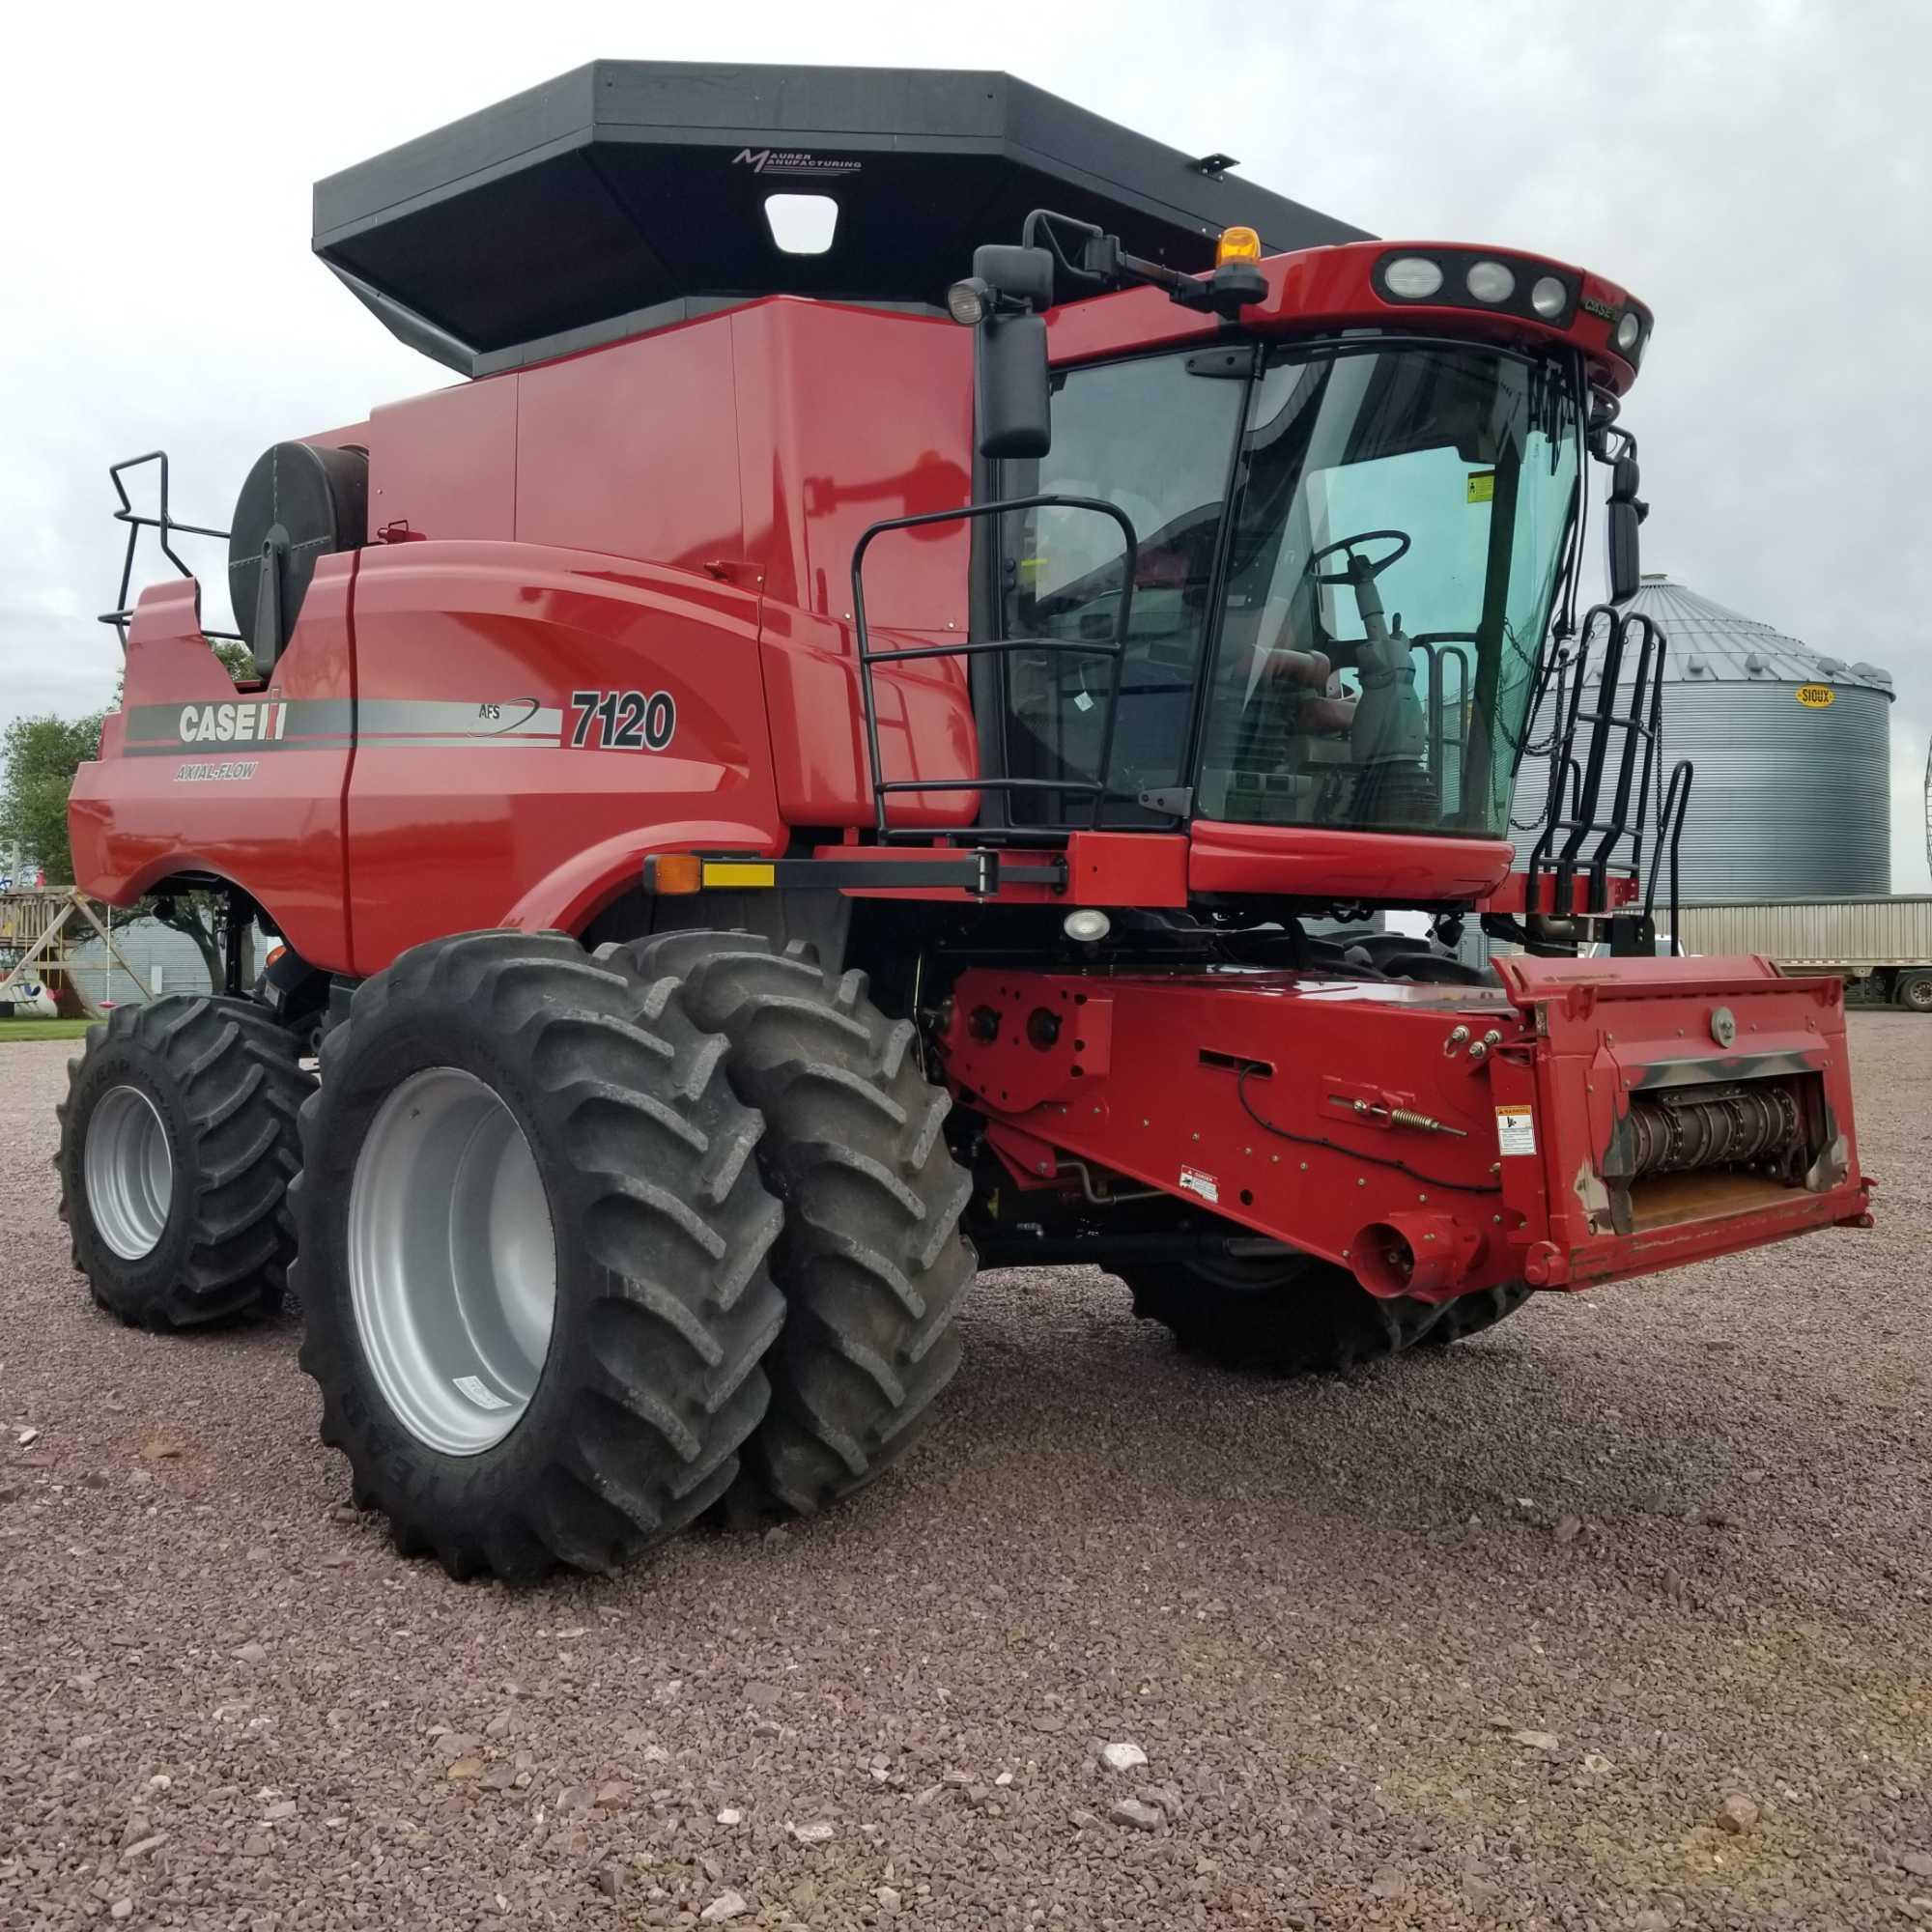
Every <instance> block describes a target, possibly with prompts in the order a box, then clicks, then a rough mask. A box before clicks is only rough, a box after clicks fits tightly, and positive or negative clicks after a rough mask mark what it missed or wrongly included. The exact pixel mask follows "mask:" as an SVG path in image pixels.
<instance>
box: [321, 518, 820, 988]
mask: <svg viewBox="0 0 1932 1932" xmlns="http://www.w3.org/2000/svg"><path fill="white" fill-rule="evenodd" d="M757 606H758V600H757V599H756V598H755V597H753V596H752V595H750V594H749V593H747V592H745V591H742V590H737V589H733V588H731V587H730V586H728V585H726V584H723V583H718V582H713V581H711V580H710V579H707V578H700V577H694V576H692V575H691V574H690V573H688V572H683V571H672V570H664V569H659V568H655V567H653V566H650V565H646V564H619V563H617V562H615V561H614V560H613V559H611V558H610V557H607V556H595V555H590V554H585V553H582V552H572V551H563V550H552V549H548V548H545V547H542V546H539V545H535V544H458V543H451V544H442V543H412V544H392V545H385V546H378V547H374V548H371V549H370V550H368V551H366V552H364V553H363V563H362V569H361V572H360V575H359V579H358V582H357V584H356V592H355V646H356V665H357V691H358V697H359V710H360V723H359V727H358V734H357V743H356V750H355V769H354V772H353V775H352V777H351V780H350V785H349V809H348V831H349V850H350V867H349V873H350V901H351V907H352V918H353V922H354V927H355V963H354V967H353V969H352V970H354V971H355V972H357V973H373V972H376V971H378V970H379V969H380V968H382V967H383V966H384V965H386V964H387V963H388V961H389V960H391V959H392V958H394V957H395V955H396V954H397V953H398V952H401V951H402V950H403V949H404V948H405V947H407V946H412V945H414V944H416V942H417V941H419V940H423V939H428V938H431V937H434V936H435V935H436V934H438V933H443V932H461V931H465V930H469V929H470V928H473V927H477V926H488V925H499V924H504V923H528V924H532V925H556V924H569V923H577V924H581V923H582V920H583V919H585V918H587V917H589V916H590V914H592V913H594V912H595V911H596V910H597V909H598V906H599V905H600V904H601V903H602V902H603V901H605V900H608V899H610V898H611V897H612V896H614V895H616V894H617V893H618V892H621V891H622V890H624V889H625V888H626V887H628V886H633V885H635V884H636V882H637V879H638V875H639V867H640V865H641V862H642V860H643V857H644V855H645V854H646V853H648V852H653V851H658V850H664V849H670V848H678V847H682V848H684V849H689V848H690V846H691V845H692V844H694V843H695V844H699V845H714V846H715V845H728V846H733V847H736V848H739V849H745V848H753V849H757V850H763V851H769V850H776V849H778V847H779V845H780V844H781V842H782V835H781V824H780V819H779V814H778V808H777V803H776V801H775V798H774V796H773V791H772V775H771V760H770V757H769V754H768V751H767V744H766V736H765V719H764V707H763V704H762V702H761V698H760V693H759V687H758V668H757ZM306 621H307V613H306V611H304V613H303V622H304V624H305V623H306ZM579 690H595V691H605V690H632V691H636V692H638V693H639V694H643V695H654V694H657V693H665V694H668V697H669V700H670V702H671V704H672V705H673V706H674V707H675V727H674V730H673V732H672V734H671V737H670V740H669V743H668V745H667V746H666V747H665V749H664V750H662V751H654V750H648V749H637V750H617V749H613V748H611V747H608V746H606V745H605V744H604V743H603V737H604V732H603V730H602V728H601V726H600V725H599V724H598V723H595V722H593V723H592V724H591V725H589V726H588V727H587V728H586V729H585V730H584V732H583V734H582V735H583V740H584V742H583V743H582V745H581V746H579V747H576V748H573V747H572V746H571V744H570V739H571V737H572V735H573V733H574V731H575V728H576V725H577V724H578V722H579V721H578V717H577V711H579V710H582V708H583V707H576V708H575V709H573V707H572V706H571V705H570V703H569V696H570V694H571V693H572V692H573V691H579ZM426 851H427V852H428V853H429V854H431V855H433V857H432V860H431V863H430V864H429V865H427V866H426V865H425V854H426ZM586 855H596V856H595V858H594V860H593V861H592V862H591V866H590V870H591V872H592V874H593V876H591V877H588V878H586V877H585V876H584V868H585V860H586ZM513 915H514V918H513ZM298 950H299V949H298ZM304 956H305V957H306V956H308V955H306V954H304Z"/></svg>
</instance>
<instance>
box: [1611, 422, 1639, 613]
mask: <svg viewBox="0 0 1932 1932" xmlns="http://www.w3.org/2000/svg"><path fill="white" fill-rule="evenodd" d="M1638 481H1639V475H1638V470H1637V467H1636V458H1635V457H1634V456H1619V457H1618V458H1617V459H1616V461H1615V462H1614V463H1613V464H1612V465H1611V468H1610V497H1609V502H1608V503H1607V505H1606V506H1605V508H1606V512H1607V518H1606V520H1607V524H1608V529H1609V577H1610V602H1611V603H1612V604H1621V603H1623V602H1624V601H1625V599H1626V598H1630V597H1634V596H1635V595H1636V592H1637V586H1638V585H1639V584H1640V583H1641V582H1642V581H1643V563H1642V557H1641V555H1640V553H1639V546H1638V541H1637V526H1639V525H1640V524H1641V523H1642V522H1643V520H1644V518H1645V517H1647V516H1648V515H1649V514H1650V505H1649V504H1648V503H1645V502H1641V501H1639V500H1638V498H1637V494H1636V493H1637V485H1638Z"/></svg>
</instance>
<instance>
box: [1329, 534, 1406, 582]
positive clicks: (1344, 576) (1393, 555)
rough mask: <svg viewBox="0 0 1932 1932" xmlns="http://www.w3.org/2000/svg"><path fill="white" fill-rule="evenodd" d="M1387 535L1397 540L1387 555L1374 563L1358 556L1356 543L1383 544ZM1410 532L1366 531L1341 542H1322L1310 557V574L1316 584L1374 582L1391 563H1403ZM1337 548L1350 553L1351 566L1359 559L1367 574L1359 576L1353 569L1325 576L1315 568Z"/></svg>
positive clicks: (1345, 538)
mask: <svg viewBox="0 0 1932 1932" xmlns="http://www.w3.org/2000/svg"><path fill="white" fill-rule="evenodd" d="M1385 538H1392V539H1393V540H1394V542H1395V548H1394V549H1393V550H1392V551H1390V552H1389V554H1387V555H1386V556H1384V557H1380V558H1378V560H1377V561H1376V562H1374V563H1370V562H1369V561H1368V560H1367V559H1366V558H1357V557H1356V555H1355V546H1356V545H1357V544H1372V543H1380V542H1382V541H1383V540H1384V539H1385ZM1408 544H1409V539H1408V533H1407V531H1406V530H1364V531H1363V532H1362V533H1361V535H1360V536H1355V537H1344V538H1342V540H1341V541H1340V542H1339V543H1331V544H1323V545H1322V546H1321V549H1320V550H1318V551H1317V552H1315V554H1313V555H1312V556H1310V558H1309V559H1308V574H1309V576H1310V577H1312V578H1313V579H1314V580H1315V582H1317V583H1363V582H1374V581H1375V580H1376V579H1377V578H1378V577H1379V576H1380V575H1381V574H1382V572H1383V571H1385V570H1386V569H1387V568H1388V567H1389V565H1390V564H1392V563H1400V562H1401V561H1402V559H1403V558H1404V557H1406V555H1407V554H1408ZM1338 550H1339V551H1347V552H1348V554H1349V562H1350V565H1351V566H1353V565H1355V564H1356V563H1358V562H1359V563H1360V564H1361V567H1362V568H1363V569H1364V570H1366V571H1367V572H1368V575H1367V577H1360V576H1358V575H1356V573H1355V571H1354V570H1353V569H1352V568H1350V569H1349V570H1338V571H1334V572H1331V573H1330V574H1329V575H1328V576H1326V577H1324V576H1323V575H1322V574H1321V572H1320V571H1318V570H1317V569H1316V568H1315V566H1316V565H1317V564H1318V563H1320V562H1321V559H1322V558H1323V557H1324V556H1333V555H1334V554H1335V553H1336V552H1337V551H1338Z"/></svg>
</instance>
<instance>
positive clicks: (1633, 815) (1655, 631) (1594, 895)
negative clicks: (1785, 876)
mask: <svg viewBox="0 0 1932 1932" xmlns="http://www.w3.org/2000/svg"><path fill="white" fill-rule="evenodd" d="M1599 616H1603V617H1605V619H1606V620H1607V622H1606V625H1605V633H1604V639H1603V668H1602V670H1601V672H1600V673H1599V676H1598V679H1597V697H1596V701H1595V703H1594V705H1593V706H1592V707H1591V708H1590V709H1589V710H1585V709H1584V695H1585V691H1586V689H1587V687H1588V685H1589V682H1590V679H1589V656H1590V640H1591V638H1592V636H1593V634H1594V632H1595V630H1596V625H1597V619H1598V617H1599ZM1633 625H1634V626H1636V630H1635V633H1634V635H1635V637H1636V639H1637V647H1636V660H1635V668H1634V672H1633V675H1632V678H1631V702H1630V708H1629V710H1628V711H1622V710H1619V709H1618V694H1619V690H1620V688H1621V686H1622V683H1623V670H1624V660H1625V655H1626V648H1627V642H1628V638H1629V635H1630V627H1631V626H1633ZM1666 650H1667V643H1666V639H1665V638H1664V635H1663V633H1662V631H1661V630H1660V629H1659V628H1658V626H1657V625H1656V624H1655V623H1654V622H1652V620H1651V619H1650V618H1649V617H1647V616H1645V615H1644V614H1643V613H1642V612H1641V611H1617V610H1615V609H1614V608H1613V607H1611V606H1609V605H1606V604H1600V605H1598V606H1597V607H1596V608H1595V609H1594V610H1592V611H1590V612H1589V614H1588V615H1587V616H1586V617H1585V618H1584V620H1583V628H1582V632H1581V635H1580V636H1579V638H1578V639H1577V650H1576V653H1575V656H1574V658H1573V659H1572V662H1571V666H1570V668H1569V670H1568V672H1567V675H1568V677H1569V678H1570V679H1571V680H1572V682H1571V684H1570V688H1569V692H1568V704H1567V709H1566V708H1565V705H1564V693H1563V690H1562V686H1561V684H1560V683H1559V686H1558V695H1557V704H1558V715H1559V721H1560V723H1559V728H1558V731H1557V735H1556V737H1555V739H1554V741H1553V742H1552V744H1551V746H1550V750H1549V760H1550V782H1549V803H1548V810H1547V812H1546V815H1545V823H1544V826H1543V830H1542V832H1541V833H1540V835H1539V836H1538V838H1537V841H1536V844H1535V846H1534V847H1533V849H1532V850H1531V852H1530V857H1529V865H1528V867H1527V873H1528V879H1529V888H1528V890H1529V893H1530V895H1531V903H1534V902H1535V896H1534V895H1535V892H1536V881H1537V879H1538V878H1539V876H1540V875H1541V873H1542V872H1543V870H1544V868H1545V866H1546V865H1547V864H1549V862H1550V857H1551V848H1552V846H1554V845H1555V842H1556V839H1557V838H1558V836H1559V835H1564V834H1567V835H1568V836H1567V837H1566V838H1563V842H1562V846H1561V849H1560V851H1559V852H1558V853H1557V855H1556V857H1555V859H1554V863H1553V865H1551V867H1550V869H1551V872H1552V876H1553V880H1554V885H1555V901H1554V902H1555V903H1556V904H1558V905H1568V904H1569V903H1570V902H1571V898H1572V886H1573V884H1574V882H1575V880H1576V877H1577V872H1578V871H1579V870H1581V871H1583V872H1585V873H1586V874H1587V876H1588V879H1589V886H1590V894H1589V906H1590V910H1591V911H1592V912H1593V913H1603V912H1605V911H1607V910H1608V906H1609V900H1608V879H1609V867H1610V864H1611V861H1612V859H1613V857H1614V856H1615V854H1616V850H1617V847H1618V846H1619V845H1620V844H1622V843H1623V842H1624V841H1625V840H1626V839H1628V840H1629V841H1630V846H1631V858H1630V863H1631V865H1632V867H1633V868H1634V870H1636V871H1638V872H1640V871H1641V870H1642V867H1643V849H1644V833H1645V826H1646V821H1647V817H1648V807H1649V797H1650V789H1651V774H1652V771H1653V769H1654V767H1655V765H1656V761H1657V757H1658V753H1659V748H1660V745H1661V743H1662V725H1663V669H1664V658H1665V654H1666ZM1578 725H1589V726H1590V739H1589V744H1588V747H1587V749H1586V751H1585V753H1584V757H1583V760H1582V762H1581V764H1580V765H1579V764H1578V763H1577V758H1576V755H1575V748H1576V740H1577V726H1578ZM1611 731H1619V732H1621V733H1622V734H1623V736H1622V739H1621V742H1620V745H1619V747H1618V751H1617V756H1616V763H1615V766H1614V773H1615V787H1614V791H1613V794H1612V798H1611V803H1610V807H1609V813H1608V816H1606V817H1600V816H1599V815H1598V812H1599V806H1600V802H1601V800H1602V797H1603V787H1604V779H1605V767H1606V765H1607V764H1608V761H1609V756H1610V743H1609V733H1610V732H1611ZM1639 753H1641V769H1640V770H1639V756H1638V754H1639ZM1566 776H1567V777H1569V779H1570V781H1571V793H1572V795H1571V802H1570V810H1569V812H1568V813H1567V814H1566V813H1565V812H1564V811H1563V809H1562V806H1563V783H1564V779H1565V777H1566ZM1674 778H1675V775H1674V774H1673V781H1674ZM1688 784H1689V781H1688V780H1687V781H1686V785H1687V787H1688ZM1685 796H1688V790H1687V792H1686V794H1685ZM1633 805H1634V811H1633ZM1661 816H1662V814H1660V821H1661ZM1593 836H1594V837H1595V838H1596V843H1595V845H1594V847H1593V848H1592V849H1591V851H1590V852H1589V854H1588V856H1587V857H1585V856H1584V847H1585V845H1586V843H1587V842H1588V841H1589V840H1590V839H1591V838H1592V837H1593ZM1662 837H1663V827H1662V822H1660V824H1659V827H1658V838H1659V839H1660V841H1661V840H1662Z"/></svg>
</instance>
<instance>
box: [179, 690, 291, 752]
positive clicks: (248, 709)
mask: <svg viewBox="0 0 1932 1932" xmlns="http://www.w3.org/2000/svg"><path fill="white" fill-rule="evenodd" d="M288 726H289V711H288V706H287V705H286V704H284V703H282V702H281V701H280V700H279V699H278V698H265V699H263V700H262V701H260V702H259V703H254V704H250V703H247V702H245V701H244V702H242V703H241V704H184V705H183V706H182V715H181V736H182V742H183V743H184V744H190V745H195V744H207V743H210V742H213V743H215V744H222V745H226V744H230V743H236V744H259V743H261V742H262V741H264V740H266V739H274V738H280V737H282V736H283V735H284V734H285V733H286V732H287V730H288Z"/></svg>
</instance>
